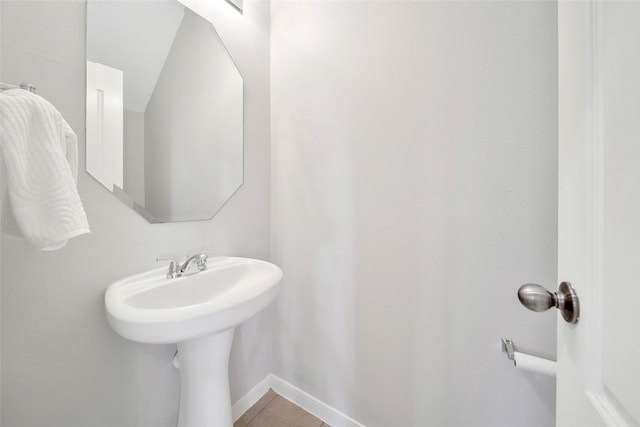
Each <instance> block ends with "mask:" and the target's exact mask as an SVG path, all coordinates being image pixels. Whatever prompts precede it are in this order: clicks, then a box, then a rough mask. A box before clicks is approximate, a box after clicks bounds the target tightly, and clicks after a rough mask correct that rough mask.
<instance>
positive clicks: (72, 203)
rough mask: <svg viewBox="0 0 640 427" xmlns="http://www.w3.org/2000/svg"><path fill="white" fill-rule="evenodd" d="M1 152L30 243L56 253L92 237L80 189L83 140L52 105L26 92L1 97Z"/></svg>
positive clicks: (13, 202)
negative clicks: (80, 238) (73, 240)
mask: <svg viewBox="0 0 640 427" xmlns="http://www.w3.org/2000/svg"><path fill="white" fill-rule="evenodd" d="M0 148H1V152H2V158H3V162H4V164H3V169H4V171H5V177H6V181H7V192H8V195H9V201H10V203H11V207H12V209H13V215H14V217H15V219H16V223H17V224H18V226H19V228H20V230H21V232H22V234H23V235H24V237H25V238H26V239H27V241H29V242H30V243H31V244H33V245H34V246H35V247H37V248H38V249H42V250H55V249H59V248H61V247H63V246H64V245H65V244H66V242H67V240H68V239H70V238H72V237H75V236H78V235H80V234H84V233H89V224H88V222H87V216H86V214H85V212H84V208H83V207H82V202H81V201H80V196H79V195H78V190H77V189H76V182H77V177H78V139H77V137H76V134H75V133H74V132H73V129H71V127H70V126H69V125H68V124H67V122H66V121H65V120H64V118H63V117H62V114H60V112H59V111H58V110H56V108H55V107H54V106H53V105H51V103H49V102H48V101H47V100H46V99H44V98H42V97H41V96H38V95H36V94H34V93H31V92H28V91H26V90H22V89H13V90H8V91H5V92H2V93H0Z"/></svg>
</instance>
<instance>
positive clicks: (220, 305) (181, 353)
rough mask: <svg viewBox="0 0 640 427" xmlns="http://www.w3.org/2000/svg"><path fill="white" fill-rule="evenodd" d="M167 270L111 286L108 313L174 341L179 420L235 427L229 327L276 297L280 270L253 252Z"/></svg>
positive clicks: (132, 336)
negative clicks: (170, 275) (177, 272)
mask: <svg viewBox="0 0 640 427" xmlns="http://www.w3.org/2000/svg"><path fill="white" fill-rule="evenodd" d="M166 274H167V267H163V268H158V269H156V270H151V271H149V272H146V273H141V274H137V275H135V276H131V277H129V278H126V279H123V280H120V281H118V282H115V283H114V284H112V285H111V286H109V288H108V289H107V292H106V294H105V297H104V299H105V306H106V309H107V320H108V321H109V324H110V325H111V327H112V328H113V329H114V330H115V331H116V332H117V333H118V334H120V335H121V336H123V337H124V338H127V339H129V340H132V341H137V342H141V343H150V344H171V343H176V344H178V359H179V364H180V377H181V380H182V381H181V386H180V390H181V394H180V409H179V415H178V426H179V427H207V426H210V427H232V419H231V402H230V397H229V375H228V368H229V354H230V352H231V343H232V341H233V332H234V328H235V327H236V326H238V325H239V324H240V323H242V322H244V321H245V320H247V319H249V318H250V317H252V316H254V315H256V314H257V313H258V312H260V311H261V310H262V309H264V308H265V307H266V306H267V305H269V303H271V302H272V301H273V299H274V298H275V297H276V294H277V293H278V288H279V283H280V279H281V278H282V270H280V268H278V267H277V266H275V265H273V264H271V263H268V262H266V261H260V260H256V259H249V258H233V257H215V258H210V259H209V261H208V262H207V270H206V271H201V272H199V273H196V274H192V275H189V276H184V277H178V278H175V279H167V278H166ZM150 392H152V391H150Z"/></svg>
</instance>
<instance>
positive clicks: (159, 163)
mask: <svg viewBox="0 0 640 427" xmlns="http://www.w3.org/2000/svg"><path fill="white" fill-rule="evenodd" d="M86 163H87V172H88V173H89V174H91V175H92V176H93V177H94V178H95V179H96V180H98V181H99V182H100V183H101V184H102V185H104V186H105V187H106V188H107V189H108V190H109V191H111V192H112V193H113V194H114V195H115V196H116V197H118V198H119V199H120V200H122V201H123V202H125V203H126V204H128V205H129V206H130V207H132V208H133V209H134V210H136V211H137V212H138V213H140V214H141V215H142V216H144V217H145V218H146V219H147V220H148V221H149V222H171V221H189V220H202V219H210V218H212V217H213V216H214V215H215V213H216V212H217V211H218V210H219V209H220V208H221V207H222V206H223V205H224V204H225V203H226V201H227V200H228V199H229V198H230V197H231V196H232V195H233V194H234V193H235V191H236V190H237V189H238V188H239V187H240V185H242V180H243V81H242V76H241V75H240V72H239V71H238V69H237V68H236V66H235V64H234V62H233V60H232V59H231V56H230V55H229V53H228V52H227V50H226V48H225V46H224V44H223V43H222V40H221V39H220V37H219V36H218V34H217V33H216V31H215V29H214V28H213V25H212V24H211V23H210V22H209V21H207V20H205V19H204V18H202V17H200V16H199V15H197V14H196V13H194V12H192V11H191V10H189V9H188V8H186V7H184V6H183V5H182V4H180V3H178V2H177V1H174V0H159V1H135V0H129V1H108V0H88V2H87V149H86Z"/></svg>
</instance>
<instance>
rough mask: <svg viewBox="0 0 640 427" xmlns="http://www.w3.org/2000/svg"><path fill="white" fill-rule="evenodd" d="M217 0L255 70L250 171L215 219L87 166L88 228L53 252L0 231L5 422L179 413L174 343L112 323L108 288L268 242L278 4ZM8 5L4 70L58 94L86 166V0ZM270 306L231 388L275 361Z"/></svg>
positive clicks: (240, 339)
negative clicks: (151, 210) (132, 201)
mask: <svg viewBox="0 0 640 427" xmlns="http://www.w3.org/2000/svg"><path fill="white" fill-rule="evenodd" d="M208 3H212V4H207V5H203V6H202V7H205V8H207V9H206V10H205V11H203V13H206V14H207V17H208V18H210V19H212V20H213V22H214V24H215V25H216V26H217V27H218V30H219V32H220V34H221V36H222V37H223V39H224V40H225V42H226V43H227V46H228V47H229V50H230V52H231V54H232V55H233V56H234V59H235V60H236V63H237V64H238V67H239V69H240V71H241V72H242V73H243V76H244V78H245V102H246V104H245V165H246V172H245V183H244V185H243V186H242V188H241V189H240V190H239V192H238V193H237V194H236V195H235V196H234V197H233V199H232V200H231V201H230V202H229V203H228V204H227V205H226V206H225V207H224V208H223V209H222V210H221V211H220V212H219V213H218V215H217V216H216V217H215V218H214V219H213V220H212V221H204V222H187V223H179V224H153V225H151V224H148V223H147V222H146V221H145V220H144V219H143V218H142V217H140V216H139V215H138V214H136V213H135V212H133V211H132V210H130V209H129V208H127V207H126V206H124V205H123V204H121V203H120V202H119V201H118V200H116V199H115V197H113V195H112V194H110V193H109V192H108V191H107V190H105V189H104V188H103V187H102V186H101V185H100V184H99V183H98V182H96V181H94V180H93V179H92V178H91V177H90V176H89V175H88V174H86V173H85V172H81V173H80V175H79V183H78V187H79V191H80V196H81V198H82V201H83V203H84V206H85V209H86V211H87V216H88V219H89V222H90V225H91V229H92V233H91V234H89V235H85V236H81V237H78V238H76V239H72V240H71V241H70V242H69V243H68V244H67V246H66V247H65V248H63V249H62V250H59V251H57V252H38V251H36V250H35V249H33V248H31V247H29V246H28V245H27V244H26V243H25V242H24V240H22V239H20V238H17V237H14V236H11V235H8V234H3V235H2V267H3V268H2V310H1V313H2V322H1V323H2V355H1V356H2V372H1V374H2V376H1V380H2V425H3V426H20V427H25V426H40V427H41V426H52V427H53V426H65V427H69V426H83V427H86V426H92V427H94V426H107V425H109V426H158V427H161V426H175V422H176V415H177V409H178V387H179V378H178V373H177V371H175V369H174V368H173V367H172V366H171V360H172V357H173V353H174V351H175V347H174V346H145V345H139V344H136V343H133V342H128V341H126V340H124V339H122V338H120V337H119V336H117V335H116V334H115V333H113V332H112V331H111V329H110V328H109V326H108V324H107V322H106V319H105V316H104V306H103V294H104V291H105V289H106V287H107V286H108V285H109V284H110V283H112V282H113V281H115V280H117V279H119V278H122V277H124V276H127V275H129V274H132V273H135V272H139V271H143V270H146V269H149V268H152V267H155V266H156V265H157V264H156V262H155V258H156V257H157V256H158V255H161V254H170V253H175V254H178V255H184V254H186V253H189V252H191V251H194V250H196V249H203V248H206V247H211V246H214V247H216V248H217V250H218V252H219V253H220V254H225V255H242V256H250V257H258V258H267V257H268V255H269V203H270V202H269V175H270V166H269V6H268V4H266V3H262V2H252V1H249V2H246V3H247V7H246V11H245V15H244V17H243V16H242V15H239V14H238V13H237V12H236V11H235V10H234V9H233V8H232V7H231V6H229V5H228V4H226V3H225V2H208ZM213 3H215V4H213ZM0 7H1V8H2V12H1V17H2V22H1V31H2V34H1V36H2V40H1V41H2V46H1V48H2V52H1V55H2V58H1V59H2V66H1V70H0V72H1V73H2V81H5V82H14V83H15V82H22V81H26V82H31V83H33V84H35V85H36V86H37V87H38V93H39V94H40V95H42V96H44V97H45V98H47V99H49V100H50V101H51V102H52V103H53V104H54V105H56V106H57V108H58V109H59V110H60V111H61V112H62V114H63V115H64V117H65V118H66V119H67V121H68V122H69V123H70V125H71V126H72V127H73V129H75V131H76V133H77V134H78V136H79V141H80V158H81V161H80V169H81V171H83V170H84V121H85V111H84V110H85V107H84V105H85V100H84V96H85V77H84V74H85V55H84V34H85V5H84V3H83V2H81V1H43V2H38V1H29V2H22V1H18V2H13V1H2V2H1V3H0ZM238 17H240V18H243V19H242V20H240V19H238ZM271 315H272V312H271V311H267V312H265V313H263V314H262V315H261V316H259V317H257V318H255V319H253V320H251V321H249V322H247V323H246V324H245V325H244V326H242V327H241V328H240V329H239V330H238V331H237V334H236V337H235V342H234V346H233V350H232V355H231V368H230V369H231V385H232V401H236V400H237V399H238V398H239V397H241V396H242V395H244V394H245V393H246V392H247V391H248V390H249V389H250V388H251V387H253V386H254V385H255V384H256V383H257V382H258V381H260V380H261V379H262V378H264V377H265V375H267V374H268V373H269V372H270V369H271V330H270V325H271Z"/></svg>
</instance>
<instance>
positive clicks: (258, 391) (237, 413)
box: [231, 374, 273, 422]
mask: <svg viewBox="0 0 640 427" xmlns="http://www.w3.org/2000/svg"><path fill="white" fill-rule="evenodd" d="M272 382H273V381H272V380H271V374H269V375H267V376H266V377H264V379H263V380H262V381H260V382H259V383H258V384H256V386H255V387H253V388H252V389H251V390H249V392H248V393H247V394H245V395H244V396H242V397H241V398H240V400H238V401H237V402H236V403H234V404H233V406H232V407H231V416H232V417H233V422H236V421H238V418H240V417H241V416H242V414H244V413H245V412H247V410H248V409H249V408H251V407H252V406H253V405H254V404H255V403H256V402H257V401H258V400H260V398H261V397H262V396H264V395H265V393H266V392H268V391H269V389H270V388H272V387H271V384H272Z"/></svg>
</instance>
